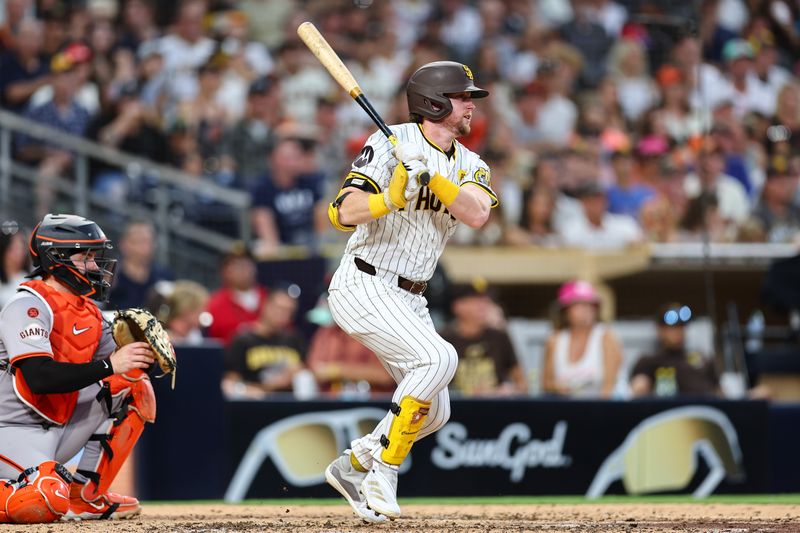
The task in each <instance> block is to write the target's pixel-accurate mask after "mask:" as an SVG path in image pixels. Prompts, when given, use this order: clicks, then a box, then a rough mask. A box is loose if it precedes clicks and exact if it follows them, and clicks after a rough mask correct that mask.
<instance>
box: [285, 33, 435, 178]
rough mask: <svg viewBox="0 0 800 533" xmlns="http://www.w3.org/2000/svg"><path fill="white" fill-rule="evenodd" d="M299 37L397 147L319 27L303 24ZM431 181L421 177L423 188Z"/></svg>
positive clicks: (428, 176)
mask: <svg viewBox="0 0 800 533" xmlns="http://www.w3.org/2000/svg"><path fill="white" fill-rule="evenodd" d="M297 35H299V36H300V39H302V40H303V42H304V43H305V44H306V46H307V47H308V49H309V50H311V52H312V53H313V54H314V55H315V56H317V59H319V62H320V63H322V66H324V67H325V69H326V70H327V71H328V72H329V73H330V75H331V76H333V79H335V80H336V82H337V83H338V84H339V85H341V86H342V88H343V89H344V90H345V91H347V93H348V94H349V95H350V97H351V98H353V100H355V101H356V103H357V104H358V105H359V106H361V109H363V110H364V112H365V113H366V114H367V116H369V118H371V119H372V122H374V123H375V125H376V126H378V129H379V130H381V132H382V133H383V134H384V135H385V136H386V138H387V139H389V142H390V143H392V145H393V146H397V137H395V135H394V133H392V130H390V129H389V126H387V125H386V122H385V121H384V120H383V119H382V118H381V116H380V115H379V114H378V112H377V111H375V108H374V107H372V104H371V103H370V101H369V100H368V99H367V97H366V95H365V94H364V93H363V91H362V90H361V87H359V86H358V82H357V81H356V79H355V78H354V77H353V74H352V73H351V72H350V69H348V68H347V67H346V66H345V64H344V63H342V60H341V59H340V58H339V55H338V54H337V53H336V52H334V51H333V48H331V45H330V44H328V41H326V40H325V37H323V36H322V34H321V33H320V32H319V30H317V27H316V26H314V24H312V23H311V22H303V23H302V24H300V26H298V27H297ZM430 180H431V176H430V174H429V173H428V172H423V173H422V174H420V175H419V182H420V184H421V185H423V186H424V185H427V184H428V182H429V181H430Z"/></svg>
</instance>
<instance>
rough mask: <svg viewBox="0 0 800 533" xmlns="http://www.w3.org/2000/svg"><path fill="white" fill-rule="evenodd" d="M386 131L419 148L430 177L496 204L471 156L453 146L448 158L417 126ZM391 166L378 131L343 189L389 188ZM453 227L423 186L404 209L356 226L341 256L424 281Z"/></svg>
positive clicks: (485, 172)
mask: <svg viewBox="0 0 800 533" xmlns="http://www.w3.org/2000/svg"><path fill="white" fill-rule="evenodd" d="M390 128H391V130H392V132H394V134H395V135H396V136H397V140H398V142H399V143H403V142H412V143H414V144H416V145H417V146H419V147H421V148H422V152H423V154H425V156H426V157H427V158H428V162H427V165H428V169H429V170H430V172H431V175H433V174H434V172H438V173H439V174H441V175H442V176H444V177H446V178H447V179H449V180H450V181H452V182H453V183H456V184H457V185H465V184H467V183H474V184H476V185H478V186H479V187H481V188H482V189H483V190H485V191H486V193H487V194H489V195H490V196H491V197H492V207H494V206H495V205H497V196H496V195H495V193H494V191H493V190H492V188H491V185H490V171H489V167H488V165H487V164H486V163H484V162H483V161H482V160H481V158H480V157H479V156H478V155H477V154H476V153H474V152H472V151H470V150H468V149H467V148H466V147H465V146H463V145H462V144H460V143H459V142H458V141H455V147H456V148H455V153H454V154H453V156H452V157H448V156H447V155H446V154H445V153H444V152H443V151H442V149H441V148H439V147H438V146H436V145H435V144H434V143H433V142H432V141H430V140H429V139H428V138H427V137H426V136H425V135H424V132H423V130H422V127H421V125H419V124H415V123H406V124H399V125H395V126H390ZM396 165H397V159H396V158H395V157H394V156H393V155H392V144H391V143H390V142H389V141H388V140H387V139H386V137H385V136H384V135H383V133H381V132H380V131H377V132H375V133H373V134H372V135H371V136H370V137H369V139H367V142H366V143H365V144H364V148H363V149H362V150H361V153H360V154H359V155H358V157H357V158H356V160H355V161H354V162H353V165H352V168H351V171H350V174H348V176H347V179H346V181H345V185H348V182H349V183H350V184H351V185H353V186H357V187H358V188H360V189H364V190H367V191H369V192H373V193H376V192H381V191H383V190H384V189H385V188H386V187H388V186H389V181H390V179H391V177H392V171H393V170H394V167H395V166H396ZM457 225H458V221H457V220H456V219H455V218H454V217H453V216H451V215H450V213H449V211H447V209H446V208H445V206H444V205H442V202H441V201H440V200H439V199H438V198H437V197H436V196H435V195H434V194H433V193H432V192H431V191H430V189H428V188H427V187H423V188H422V190H421V191H420V193H419V196H418V197H417V198H416V199H415V200H412V201H411V202H409V204H408V205H407V206H406V207H405V208H404V209H402V210H400V211H396V212H393V213H389V214H388V215H386V216H383V217H381V218H379V219H376V220H373V221H371V222H368V223H366V224H360V225H358V227H357V228H356V230H355V232H354V233H353V235H352V236H351V237H350V240H349V241H348V242H347V246H346V248H345V253H346V254H351V255H353V256H356V257H360V258H361V259H363V260H364V261H366V262H367V263H369V264H371V265H373V266H374V267H376V268H378V269H382V270H385V271H388V272H393V273H395V274H398V275H400V276H402V277H404V278H407V279H410V280H416V281H427V280H429V279H430V278H431V276H433V271H434V269H435V268H436V263H437V262H438V260H439V257H440V256H441V255H442V251H443V250H444V247H445V244H447V240H448V239H449V238H450V237H451V236H452V235H453V233H454V232H455V229H456V226H457Z"/></svg>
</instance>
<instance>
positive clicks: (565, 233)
mask: <svg viewBox="0 0 800 533" xmlns="http://www.w3.org/2000/svg"><path fill="white" fill-rule="evenodd" d="M574 194H575V195H576V196H577V197H578V199H579V200H580V203H581V205H582V207H583V213H584V218H583V219H580V218H578V219H576V220H573V221H571V222H570V223H569V224H565V225H564V227H563V228H561V230H560V231H561V236H562V238H563V240H564V243H565V244H566V245H567V246H575V247H579V248H586V249H589V250H620V249H622V248H625V247H626V246H629V245H632V244H636V243H639V242H641V241H642V238H643V235H642V230H641V229H640V228H639V225H638V224H637V223H636V221H635V220H634V219H633V218H631V217H629V216H627V215H615V214H613V213H609V212H608V200H607V199H606V193H605V190H603V187H601V186H600V184H599V183H597V182H587V183H584V184H582V185H580V186H579V187H578V188H577V189H576V190H575V191H574Z"/></svg>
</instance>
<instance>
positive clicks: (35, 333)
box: [19, 324, 50, 339]
mask: <svg viewBox="0 0 800 533" xmlns="http://www.w3.org/2000/svg"><path fill="white" fill-rule="evenodd" d="M49 336H50V332H49V331H47V330H46V329H45V328H43V327H42V326H39V325H37V324H29V325H27V326H25V329H23V330H22V331H20V332H19V338H20V339H46V338H48V337H49Z"/></svg>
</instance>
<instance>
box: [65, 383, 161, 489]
mask: <svg viewBox="0 0 800 533" xmlns="http://www.w3.org/2000/svg"><path fill="white" fill-rule="evenodd" d="M106 382H107V383H108V384H109V387H110V390H111V395H112V396H117V395H120V394H126V395H127V398H126V400H125V403H124V404H123V407H122V409H121V410H120V411H118V412H117V413H114V416H115V417H116V421H115V422H114V423H113V424H112V425H111V428H110V430H109V432H108V433H106V434H95V435H92V437H91V439H90V440H96V441H99V442H100V445H101V447H102V451H101V453H100V459H99V461H98V464H97V467H96V468H95V469H94V471H87V470H80V471H79V473H80V474H82V475H84V476H85V477H87V478H88V479H89V483H86V486H85V487H84V488H83V489H82V495H83V497H84V499H86V500H87V501H93V500H94V499H96V498H97V497H99V496H101V495H103V494H105V493H106V492H107V491H108V488H109V487H110V486H111V482H112V481H114V478H115V477H117V474H118V473H119V470H120V468H122V465H123V464H124V463H125V460H126V459H127V458H128V455H130V453H131V451H132V450H133V447H134V445H135V444H136V441H138V440H139V437H140V436H141V434H142V431H144V424H145V422H151V423H152V422H154V421H155V419H156V396H155V393H153V386H152V384H151V383H150V378H148V377H147V374H145V373H144V372H142V371H141V370H135V371H133V372H130V373H128V374H120V375H113V376H111V377H109V378H107V379H106Z"/></svg>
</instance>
